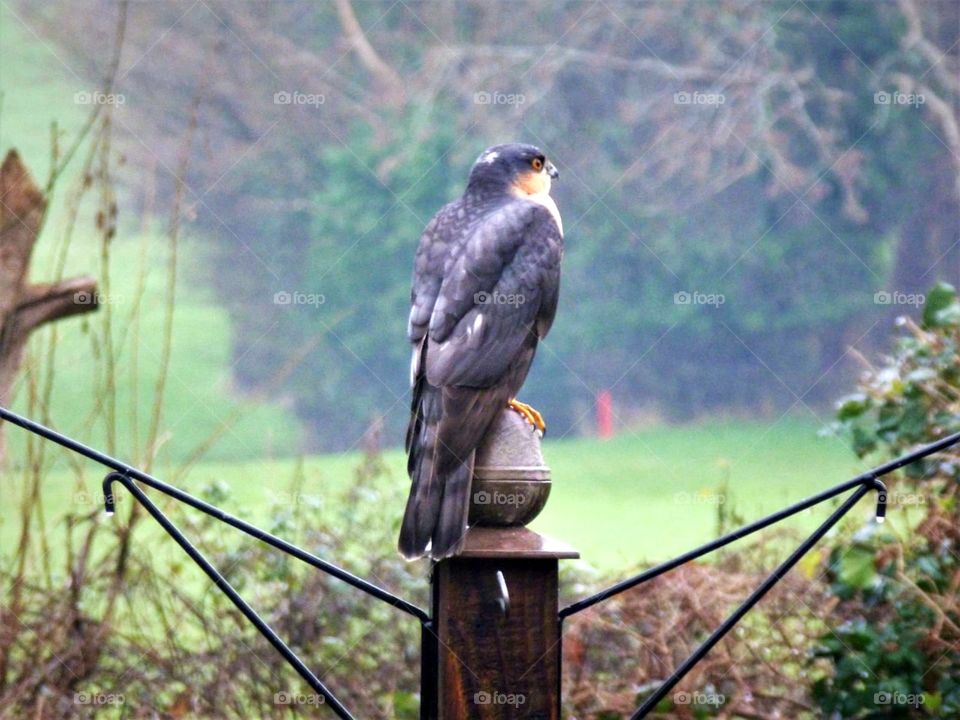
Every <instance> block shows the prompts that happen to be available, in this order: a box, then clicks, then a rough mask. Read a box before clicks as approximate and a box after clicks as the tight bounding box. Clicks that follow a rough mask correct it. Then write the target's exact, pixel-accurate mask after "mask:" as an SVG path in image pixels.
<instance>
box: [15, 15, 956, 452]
mask: <svg viewBox="0 0 960 720" xmlns="http://www.w3.org/2000/svg"><path fill="white" fill-rule="evenodd" d="M99 2H100V3H101V5H102V7H103V8H104V11H105V12H106V11H107V10H108V9H109V8H110V3H109V1H108V0H99ZM29 5H30V4H28V3H24V13H25V14H26V15H27V16H28V17H30V18H31V19H33V20H34V21H35V22H37V23H39V24H40V26H41V27H42V28H44V30H45V31H46V32H48V33H49V34H50V35H51V36H52V37H55V38H56V39H57V41H58V42H59V44H60V45H61V46H63V47H64V48H65V49H66V50H67V52H69V53H70V57H74V58H81V59H83V60H84V61H85V62H87V63H90V64H93V65H95V64H96V62H95V60H96V57H97V56H98V53H97V50H96V43H95V38H96V36H97V32H98V29H97V24H98V23H99V22H101V21H100V19H99V17H98V15H97V14H96V13H85V14H83V17H80V16H78V13H77V12H76V10H75V9H72V8H71V7H70V6H69V4H68V3H63V11H64V13H67V14H68V15H69V16H71V17H74V19H75V20H76V21H77V23H78V25H79V26H80V27H83V28H84V29H85V30H88V31H89V32H86V33H77V32H73V31H72V29H70V27H69V24H65V23H62V22H59V21H55V20H53V19H52V18H53V17H55V16H56V17H59V16H57V14H56V13H55V12H54V10H53V8H55V7H60V6H59V5H58V4H57V3H54V4H53V5H52V6H51V7H50V8H48V9H47V10H45V11H43V12H41V11H40V10H38V9H33V8H31V7H29ZM344 8H348V9H350V11H351V12H353V13H354V14H355V16H356V20H357V22H358V24H359V26H360V27H361V28H362V31H363V37H360V38H356V37H355V38H351V37H348V35H349V32H350V31H349V30H348V29H347V28H348V27H349V23H347V24H345V23H344V21H343V17H342V14H343V12H344ZM130 12H131V22H130V28H131V30H130V35H131V37H130V40H129V44H130V52H131V55H132V56H133V57H135V58H137V57H139V59H138V60H137V62H135V63H133V64H132V65H131V67H130V68H129V69H128V70H127V71H126V72H125V75H124V78H123V83H122V86H123V89H124V91H125V92H128V94H129V101H128V103H127V105H126V106H125V112H127V113H128V115H127V116H125V118H126V119H125V120H124V126H125V127H121V128H120V129H121V130H123V131H128V130H131V129H133V130H134V131H135V133H134V134H135V136H136V137H135V139H134V141H133V142H131V143H130V147H129V152H130V153H131V155H132V157H134V158H135V159H137V160H141V161H142V162H139V163H138V162H131V163H130V165H131V166H134V167H138V168H139V167H142V166H145V167H154V168H156V167H157V164H158V161H159V163H160V167H161V172H160V173H159V174H158V176H157V177H155V178H154V182H155V184H156V186H157V187H158V192H160V193H161V194H162V193H163V191H164V188H166V187H168V186H169V181H170V178H168V177H166V175H165V173H163V172H162V167H163V166H167V167H172V166H173V165H172V163H171V161H170V159H169V156H170V153H169V149H168V148H169V147H170V146H171V145H172V144H173V143H174V142H175V139H176V138H178V137H179V136H180V135H181V134H182V132H183V128H184V127H185V125H186V122H187V117H186V115H187V114H186V113H184V112H183V108H184V107H188V106H190V105H191V104H192V103H193V102H194V101H197V102H198V106H197V113H198V116H199V126H200V128H201V130H200V137H199V138H198V140H197V142H196V143H195V146H194V150H195V158H193V160H192V162H191V166H190V174H189V177H188V180H189V184H190V186H191V188H192V189H194V193H193V194H194V195H195V196H198V197H199V199H196V198H194V199H195V204H196V211H197V217H196V224H197V226H198V227H199V228H200V229H201V230H202V231H204V232H205V233H207V234H209V236H210V237H211V238H212V239H213V243H212V245H213V247H212V248H211V250H212V251H211V252H210V253H209V255H208V258H207V260H208V265H207V267H208V268H209V276H210V279H211V282H212V283H214V284H215V285H216V287H217V289H218V295H219V297H220V298H221V300H222V302H223V303H224V304H225V305H226V306H227V307H228V308H229V309H230V312H231V316H232V318H233V321H234V323H235V325H236V328H237V333H236V338H237V340H236V341H235V343H234V360H235V364H234V372H235V373H236V376H237V377H238V378H239V380H240V384H241V387H258V386H260V385H262V384H263V383H264V380H265V379H266V378H270V377H272V376H273V375H274V373H275V371H276V368H277V367H278V366H280V365H282V364H284V363H285V362H286V361H287V359H288V358H289V356H290V353H291V352H293V351H296V349H298V348H303V347H305V346H307V345H308V344H309V343H310V342H312V339H313V338H319V346H318V347H319V349H318V350H317V351H315V352H314V353H311V354H310V356H309V358H308V360H307V362H305V364H304V365H303V367H301V368H299V369H298V371H297V372H295V373H293V374H292V375H291V376H290V378H289V380H288V381H287V384H286V385H285V387H284V392H285V394H286V397H287V399H288V401H289V403H290V404H291V405H292V406H294V407H295V408H296V409H297V411H298V412H299V414H300V416H301V417H302V418H303V419H304V420H305V421H306V424H307V425H308V426H309V427H310V429H311V430H312V438H311V446H312V447H320V448H344V447H349V446H350V445H351V443H353V441H354V440H355V439H356V438H357V437H358V436H359V429H362V428H363V427H365V426H366V425H367V424H368V423H369V422H370V421H371V417H372V416H374V415H384V416H385V423H386V425H385V430H386V437H389V438H391V440H393V441H399V438H400V437H401V429H402V426H403V423H404V421H405V417H404V416H405V412H404V411H403V404H404V403H403V402H402V400H401V398H402V397H403V396H404V395H405V394H406V392H407V388H406V376H407V362H408V358H407V351H406V346H405V341H404V329H405V320H406V314H407V302H406V297H407V292H408V289H409V288H408V283H409V274H410V269H411V263H412V256H413V252H414V248H415V245H416V242H417V239H418V237H419V235H420V232H421V230H422V228H423V226H424V225H425V224H426V222H427V221H428V220H429V218H430V216H431V215H432V214H433V213H434V212H435V211H436V210H437V209H438V208H439V207H440V206H441V205H442V204H444V203H445V202H448V201H450V200H452V199H453V198H455V197H456V196H457V195H458V194H459V193H460V192H461V191H462V188H463V185H464V182H465V178H466V175H467V172H468V170H469V167H470V165H471V163H472V161H473V159H474V158H476V157H477V155H478V154H479V153H480V152H481V150H482V149H483V148H484V147H486V146H488V145H491V144H494V143H496V142H504V141H508V140H524V141H530V142H534V143H536V144H538V145H541V146H542V147H543V148H544V149H545V150H546V152H547V153H548V154H549V155H550V156H551V158H552V159H553V160H554V161H555V162H556V163H557V164H558V166H559V168H560V171H561V179H560V182H559V183H557V184H556V186H555V191H554V195H555V196H556V197H557V200H558V204H559V206H560V209H561V211H562V213H563V216H564V225H565V230H566V246H567V249H566V259H565V268H564V277H563V288H562V291H561V300H560V303H561V306H560V309H559V314H558V319H557V323H556V325H555V328H554V330H553V334H552V335H551V336H550V338H548V340H547V342H546V343H545V344H544V345H543V346H542V348H541V350H540V352H539V357H538V360H537V363H538V367H537V368H536V369H535V370H534V372H533V373H531V376H530V379H529V382H528V384H527V386H526V388H525V391H524V394H525V395H526V396H527V397H528V398H529V400H531V401H532V402H534V403H535V404H537V405H539V406H542V408H543V409H544V410H545V412H546V414H547V417H549V418H550V420H551V429H552V432H554V433H555V434H556V435H565V434H567V433H568V432H579V431H583V430H584V429H586V428H588V427H589V418H590V417H591V408H592V406H593V401H594V394H595V392H596V391H597V390H598V389H600V388H604V387H608V388H614V391H615V399H616V408H617V415H618V419H619V420H620V422H621V423H622V424H625V423H629V422H632V421H633V420H634V419H635V418H638V417H650V416H656V415H658V414H659V415H665V416H668V417H672V418H688V417H691V416H695V415H698V414H703V413H709V412H713V411H717V410H734V411H745V412H749V413H750V414H752V415H756V414H758V413H775V412H783V411H784V410H787V409H789V408H791V407H795V406H796V405H798V404H806V405H808V406H816V404H817V403H818V402H826V401H827V400H828V399H829V398H832V397H835V396H836V394H837V393H838V392H840V391H841V388H842V387H844V386H846V385H848V384H849V381H850V377H849V370H850V364H849V362H848V356H847V350H848V348H849V346H850V345H857V344H862V345H863V346H864V348H865V349H866V348H871V347H873V348H875V347H876V345H877V344H878V343H880V342H883V341H885V339H886V333H885V332H883V330H882V324H881V323H882V322H883V321H884V320H887V319H889V318H890V317H891V316H892V314H893V313H892V312H891V311H892V310H894V308H891V307H889V306H885V305H884V304H883V303H882V302H877V301H876V299H875V295H876V294H877V293H879V292H884V291H887V292H892V291H898V292H901V293H912V292H919V291H921V290H922V289H923V286H926V285H928V284H929V283H930V282H931V281H934V280H936V279H939V278H943V279H948V280H950V279H953V280H955V279H956V271H957V267H958V256H960V249H958V248H957V247H954V246H955V242H954V241H955V234H956V222H955V218H956V217H957V214H958V202H957V201H958V195H957V187H956V185H957V183H956V175H957V162H956V161H955V160H954V156H956V157H960V148H957V149H956V151H955V152H954V153H952V154H951V152H946V151H945V150H944V145H948V146H949V143H950V142H951V138H952V137H954V134H953V133H952V132H951V131H950V127H951V121H953V122H955V120H956V118H955V115H956V113H955V112H953V111H951V108H953V109H954V110H955V107H956V104H955V100H956V98H957V97H958V90H957V86H958V83H957V82H956V78H955V77H954V75H953V73H952V70H954V69H955V64H956V57H955V55H953V54H951V51H950V50H949V48H951V47H952V46H954V45H955V41H956V40H957V35H958V32H957V28H958V6H957V4H956V3H953V2H937V1H933V0H931V1H930V2H924V3H919V4H918V3H916V2H915V1H914V0H903V1H902V2H899V3H893V2H886V3H864V2H853V1H848V0H831V1H830V2H820V3H812V4H811V3H806V4H804V3H799V4H797V3H791V2H788V1H787V0H783V1H782V2H781V1H777V2H750V1H747V0H731V1H730V2H723V3H704V2H701V1H699V0H681V1H679V2H672V1H671V2H651V3H629V2H611V3H598V4H594V5H584V4H583V3H577V2H571V3H555V2H546V1H533V2H527V3H509V2H499V3H498V2H487V1H486V0H460V1H458V2H449V3H432V2H417V1H416V0H412V1H411V2H405V3H399V4H396V5H385V4H381V3H376V2H372V3H368V2H355V3H352V4H351V3H327V4H320V5H316V4H310V3H298V2H289V3H283V4H276V3H274V4H266V5H260V4H244V3H227V2H217V1H216V0H210V2H208V3H204V4H203V5H202V6H201V7H197V8H191V7H190V6H189V4H186V5H183V6H182V7H181V6H180V5H178V4H176V3H169V4H167V3H156V4H136V3H135V4H133V5H131V10H130ZM532 29H536V32H531V30H532ZM361 41H362V42H366V43H369V48H370V50H371V52H372V53H373V54H374V55H375V56H376V57H375V58H373V59H372V58H371V56H370V54H369V53H367V54H366V55H364V54H362V53H357V52H354V49H355V48H357V47H359V44H358V43H359V42H361ZM141 53H142V57H140V54H141ZM297 92H299V93H300V94H301V95H300V97H301V98H307V99H308V100H309V98H310V97H313V98H315V99H316V102H313V103H311V102H307V101H304V102H293V101H291V100H290V97H291V94H292V93H297ZM893 92H900V93H903V94H909V93H922V94H924V95H925V97H926V98H928V101H927V102H926V103H925V104H924V105H922V106H916V105H910V104H905V103H900V102H889V101H888V102H886V103H884V102H880V101H877V94H878V93H887V95H888V96H889V95H890V94H891V93H893ZM278 93H279V94H280V95H282V96H284V97H286V98H287V102H279V103H278V102H277V101H276V99H275V98H276V97H277V95H278ZM497 93H500V96H497V95H496V94H497ZM678 93H687V94H688V95H690V94H691V93H701V94H708V95H709V94H710V93H714V94H716V93H719V94H722V96H723V98H724V102H722V103H721V104H719V105H697V104H682V103H678V102H677V100H676V96H677V94H678ZM284 94H285V95H284ZM494 97H504V98H510V97H520V98H521V99H522V101H519V102H503V103H499V102H494V101H493V100H492V98H494ZM133 118H136V120H137V122H136V127H135V128H133V127H132V119H133ZM957 137H958V138H960V135H958V136H957ZM958 142H960V140H958ZM142 182H143V179H142V177H141V176H140V175H139V174H136V175H135V176H134V177H133V178H131V179H130V183H131V185H133V187H134V188H139V185H141V184H142ZM139 192H140V191H139V189H136V190H135V191H134V193H133V194H134V195H135V196H138V195H139ZM225 268H229V271H224V269H225ZM277 292H290V293H293V292H301V293H306V294H311V293H312V294H315V295H322V296H323V298H324V303H323V304H314V305H309V304H300V305H298V304H293V303H292V304H288V305H283V306H277V305H276V304H275V303H274V302H273V298H274V295H275V293H277ZM677 293H691V294H692V293H702V294H705V295H721V296H723V298H724V301H723V303H722V304H717V305H710V304H697V303H689V304H682V303H678V302H676V301H675V300H674V298H675V295H676V294H677ZM899 310H900V311H902V310H903V308H899ZM878 325H879V326H880V327H881V329H879V330H877V332H876V333H873V334H871V332H872V331H873V330H874V328H876V327H877V326H878Z"/></svg>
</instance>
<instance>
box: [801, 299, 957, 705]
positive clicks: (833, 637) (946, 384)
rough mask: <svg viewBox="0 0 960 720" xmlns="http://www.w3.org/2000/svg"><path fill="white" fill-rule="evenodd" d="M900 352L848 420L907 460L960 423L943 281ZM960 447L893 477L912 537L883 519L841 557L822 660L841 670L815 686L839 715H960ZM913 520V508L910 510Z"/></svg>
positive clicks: (851, 401)
mask: <svg viewBox="0 0 960 720" xmlns="http://www.w3.org/2000/svg"><path fill="white" fill-rule="evenodd" d="M901 326H902V327H903V328H904V332H903V334H902V336H901V337H900V338H899V339H898V341H897V344H896V349H895V352H894V354H893V355H892V356H891V357H889V358H887V359H886V360H885V361H884V363H883V365H882V366H880V367H871V368H870V369H869V370H868V371H866V372H865V373H864V376H863V379H862V381H861V383H860V392H859V393H857V394H856V395H853V396H851V397H848V398H846V399H845V400H844V401H842V403H841V404H840V408H839V411H838V418H839V420H838V425H839V427H840V428H841V429H842V430H843V431H845V432H846V433H847V434H848V436H849V437H850V440H851V442H852V444H853V447H854V449H855V450H856V452H857V454H858V455H860V456H866V455H877V454H880V455H885V456H897V455H901V454H903V453H904V452H906V451H908V450H909V449H911V448H913V447H915V446H916V445H917V444H919V443H925V442H932V441H933V440H935V439H938V438H941V437H944V436H946V435H948V434H950V433H953V432H956V431H957V430H960V302H958V301H957V297H956V293H955V291H954V289H953V288H952V287H951V286H949V285H946V284H939V285H937V286H936V287H935V288H933V289H932V290H931V291H930V292H929V293H928V296H927V302H926V305H925V307H924V310H923V322H922V325H918V324H916V323H914V322H913V321H911V320H909V319H906V318H904V319H903V320H902V322H901ZM958 460H960V454H958V450H957V448H955V447H954V448H950V449H948V450H947V451H944V452H943V453H939V454H938V455H936V456H934V457H933V458H931V459H927V460H925V461H921V462H918V463H915V464H913V465H910V466H907V467H906V468H905V469H904V471H903V474H902V477H899V478H896V479H893V480H891V481H890V487H889V493H888V499H889V502H890V504H891V512H898V514H907V513H909V512H910V511H911V510H913V511H914V513H919V515H920V516H919V517H912V520H913V523H912V524H911V526H910V527H908V529H907V531H906V533H905V536H904V537H900V536H899V535H898V534H897V533H896V532H894V531H893V530H892V529H890V530H887V529H885V526H874V528H872V529H869V528H868V529H867V530H865V531H863V532H861V533H859V534H858V535H856V536H854V537H853V538H852V539H851V540H850V541H847V542H842V543H840V544H839V545H837V546H836V547H835V548H834V549H833V550H832V552H831V555H830V561H829V573H828V575H829V578H830V580H831V590H832V592H833V594H834V595H835V596H836V598H837V600H838V601H839V604H838V607H837V611H836V613H835V614H836V615H838V616H839V617H840V618H841V619H842V622H841V623H840V624H838V625H837V626H836V627H834V628H833V629H832V631H831V632H830V633H828V634H825V635H824V636H823V638H821V647H820V649H819V651H818V653H817V654H818V656H820V657H825V658H828V659H829V660H830V661H831V663H832V664H833V665H834V668H835V674H834V675H833V676H832V677H829V678H825V679H823V680H821V681H819V682H817V683H816V685H815V686H814V696H815V698H816V699H817V701H818V703H819V704H820V707H821V708H823V710H824V711H825V712H827V713H830V714H831V717H842V718H886V717H902V718H913V717H943V718H952V717H957V716H958V715H960V602H958V589H960V557H958V552H960V509H958V506H957V494H958V493H957V489H958V482H960V465H958ZM908 516H909V515H908Z"/></svg>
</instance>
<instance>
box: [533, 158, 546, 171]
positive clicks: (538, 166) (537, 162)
mask: <svg viewBox="0 0 960 720" xmlns="http://www.w3.org/2000/svg"><path fill="white" fill-rule="evenodd" d="M530 167H532V168H533V169H534V170H536V171H537V172H540V171H541V170H543V160H542V159H541V158H538V157H535V158H534V159H533V160H531V161H530Z"/></svg>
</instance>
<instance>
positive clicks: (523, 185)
mask: <svg viewBox="0 0 960 720" xmlns="http://www.w3.org/2000/svg"><path fill="white" fill-rule="evenodd" d="M559 176H560V173H558V172H557V169H556V168H555V167H554V166H553V163H551V162H550V161H549V160H547V158H546V156H545V155H544V154H543V151H542V150H540V148H538V147H536V146H534V145H524V144H523V143H509V144H507V145H494V146H493V147H490V148H487V149H486V150H484V151H483V152H482V153H481V154H480V157H478V158H477V161H476V162H475V163H474V164H473V169H472V170H471V171H470V180H469V182H468V187H472V188H480V187H485V188H490V189H497V190H504V191H507V192H512V193H513V194H515V195H537V194H541V193H549V192H550V183H551V181H552V180H555V179H556V178H558V177H559Z"/></svg>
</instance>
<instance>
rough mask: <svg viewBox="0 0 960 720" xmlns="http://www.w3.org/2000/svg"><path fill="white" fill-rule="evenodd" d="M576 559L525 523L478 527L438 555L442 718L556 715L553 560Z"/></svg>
mask: <svg viewBox="0 0 960 720" xmlns="http://www.w3.org/2000/svg"><path fill="white" fill-rule="evenodd" d="M576 557H579V554H578V553H577V552H576V551H575V550H573V549H572V548H570V547H567V546H566V545H563V544H562V543H559V542H557V541H554V540H550V539H548V538H545V537H543V536H541V535H538V534H536V533H534V532H532V531H530V530H527V529H526V528H524V527H507V528H494V527H475V528H471V529H470V531H469V532H468V534H467V539H466V544H465V547H464V550H463V552H462V553H461V554H460V555H459V556H457V557H454V558H449V559H447V560H443V561H441V562H439V563H437V565H436V567H435V568H434V575H433V620H434V622H433V624H434V632H435V633H436V638H437V641H438V662H437V675H438V677H437V682H436V692H437V693H438V696H439V697H438V711H439V714H438V717H439V718H440V720H504V719H507V718H530V719H531V720H533V719H542V720H559V717H560V698H559V690H560V652H561V645H560V635H559V622H558V617H557V613H558V610H559V608H558V605H557V604H558V598H557V570H558V560H560V559H561V558H576Z"/></svg>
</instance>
